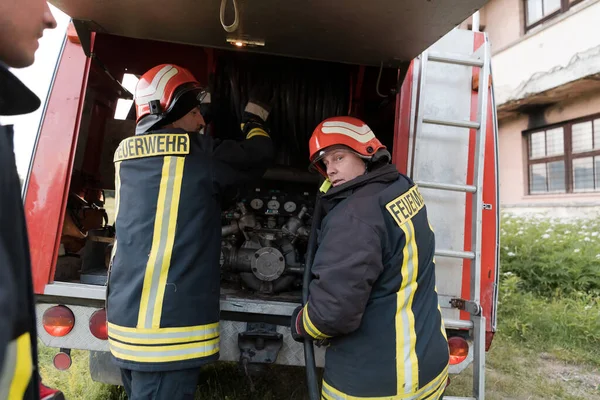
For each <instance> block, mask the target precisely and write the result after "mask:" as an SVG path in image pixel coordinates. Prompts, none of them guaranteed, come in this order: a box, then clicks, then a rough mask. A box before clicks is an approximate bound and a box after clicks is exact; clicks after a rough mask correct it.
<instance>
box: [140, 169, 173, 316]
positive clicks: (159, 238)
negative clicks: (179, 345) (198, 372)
mask: <svg viewBox="0 0 600 400" xmlns="http://www.w3.org/2000/svg"><path fill="white" fill-rule="evenodd" d="M179 160H185V159H184V158H181V157H165V158H164V161H163V168H162V176H161V180H160V187H159V191H158V200H157V203H156V216H155V219H154V233H153V236H152V246H151V250H150V257H149V258H148V263H147V264H146V271H145V275H144V284H143V287H142V296H141V299H140V310H139V315H138V323H137V327H138V328H151V327H154V328H158V327H159V326H160V313H161V312H162V304H158V303H157V300H158V297H159V294H160V293H161V291H162V296H164V288H165V285H166V277H165V278H164V280H163V281H162V282H163V283H164V284H163V285H162V287H161V275H162V272H163V267H164V268H166V269H167V271H166V272H165V273H166V274H168V268H169V263H166V264H165V260H166V259H168V260H169V262H170V259H171V251H172V248H173V246H172V240H174V237H173V236H174V235H175V228H174V225H173V231H172V232H171V231H169V228H170V227H171V226H172V225H171V224H174V223H175V222H171V221H170V219H169V218H170V217H171V216H172V214H173V213H175V215H177V210H173V208H175V209H177V208H178V207H179V192H180V190H177V191H175V190H174V189H175V187H176V186H177V187H178V188H179V189H181V182H180V180H181V179H180V178H181V176H179V177H178V176H177V171H178V168H179V171H180V172H182V170H181V169H182V168H183V165H180V164H179V163H180V161H179ZM181 162H184V161H181ZM175 197H176V199H177V203H174V202H173V200H174V198H175ZM169 243H171V246H170V248H169ZM161 301H162V299H161ZM157 308H158V311H157ZM157 312H158V314H157Z"/></svg>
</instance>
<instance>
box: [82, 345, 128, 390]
mask: <svg viewBox="0 0 600 400" xmlns="http://www.w3.org/2000/svg"><path fill="white" fill-rule="evenodd" d="M90 376H91V377H92V380H93V381H95V382H102V383H107V384H109V385H119V386H123V381H122V380H121V370H120V369H119V367H117V365H116V364H115V363H114V362H113V357H112V354H110V353H109V352H107V351H90Z"/></svg>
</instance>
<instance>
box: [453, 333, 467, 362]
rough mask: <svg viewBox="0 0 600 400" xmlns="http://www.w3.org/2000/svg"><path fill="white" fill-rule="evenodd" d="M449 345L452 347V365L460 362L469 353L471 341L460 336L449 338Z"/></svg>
mask: <svg viewBox="0 0 600 400" xmlns="http://www.w3.org/2000/svg"><path fill="white" fill-rule="evenodd" d="M448 347H449V348H450V365H456V364H460V363H461V362H463V361H464V360H465V359H466V358H467V355H468V354H469V343H467V341H466V340H465V339H463V338H461V337H460V336H453V337H451V338H448Z"/></svg>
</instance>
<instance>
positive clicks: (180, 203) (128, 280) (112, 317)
mask: <svg viewBox="0 0 600 400" xmlns="http://www.w3.org/2000/svg"><path fill="white" fill-rule="evenodd" d="M259 97H260V96H259ZM268 101H269V99H266V100H265V101H264V102H259V99H256V98H255V97H252V94H251V99H250V102H248V105H247V106H246V111H245V113H244V118H243V121H242V128H241V132H240V136H242V138H243V139H242V140H240V141H232V140H225V141H219V140H215V139H213V138H212V137H210V136H208V135H204V134H203V133H204V127H205V125H206V118H208V116H209V115H210V93H209V92H208V91H206V90H205V89H204V88H202V87H201V86H200V83H199V82H198V81H197V80H196V78H195V77H194V76H193V75H192V74H191V73H190V71H188V70H186V69H185V68H182V67H180V66H177V65H172V64H163V65H158V66H156V67H154V68H152V69H151V70H149V71H148V72H146V73H145V74H144V75H143V76H142V77H141V79H140V81H139V83H138V85H137V88H136V93H135V105H136V114H137V126H136V135H135V136H133V137H130V138H127V139H125V140H123V141H122V142H121V144H120V145H119V147H118V148H117V150H116V152H115V156H114V162H115V191H116V198H115V203H116V205H115V214H116V216H115V230H116V242H115V245H114V248H113V259H112V262H111V269H110V272H109V279H108V288H107V292H108V295H107V298H108V300H107V319H108V336H109V345H110V351H111V353H112V354H113V356H114V358H115V361H116V364H117V365H118V366H119V367H120V368H121V377H122V379H123V384H124V386H125V391H126V392H127V396H128V398H129V399H130V400H136V399H158V400H160V399H169V400H171V399H193V398H194V393H195V391H196V385H197V381H198V375H199V372H200V367H201V366H202V365H204V364H206V363H209V362H212V361H215V360H217V359H218V358H219V295H220V292H219V287H220V281H219V277H220V269H219V254H220V249H221V208H220V196H221V195H222V193H223V191H224V190H225V189H227V188H229V187H231V186H234V185H237V184H240V183H243V182H245V181H248V180H251V179H255V178H259V177H260V176H261V175H262V174H263V173H264V171H265V169H266V168H267V167H268V165H269V164H270V163H271V161H272V159H273V145H272V142H271V139H270V137H269V134H268V133H267V129H266V120H267V117H268V115H269V113H268V108H267V107H266V106H265V103H268Z"/></svg>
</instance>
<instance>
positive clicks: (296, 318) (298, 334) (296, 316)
mask: <svg viewBox="0 0 600 400" xmlns="http://www.w3.org/2000/svg"><path fill="white" fill-rule="evenodd" d="M302 310H303V308H302V306H298V307H296V309H295V310H294V312H293V313H292V320H291V321H290V322H291V327H290V329H291V331H292V338H293V339H294V340H295V341H296V342H300V343H304V336H302Z"/></svg>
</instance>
